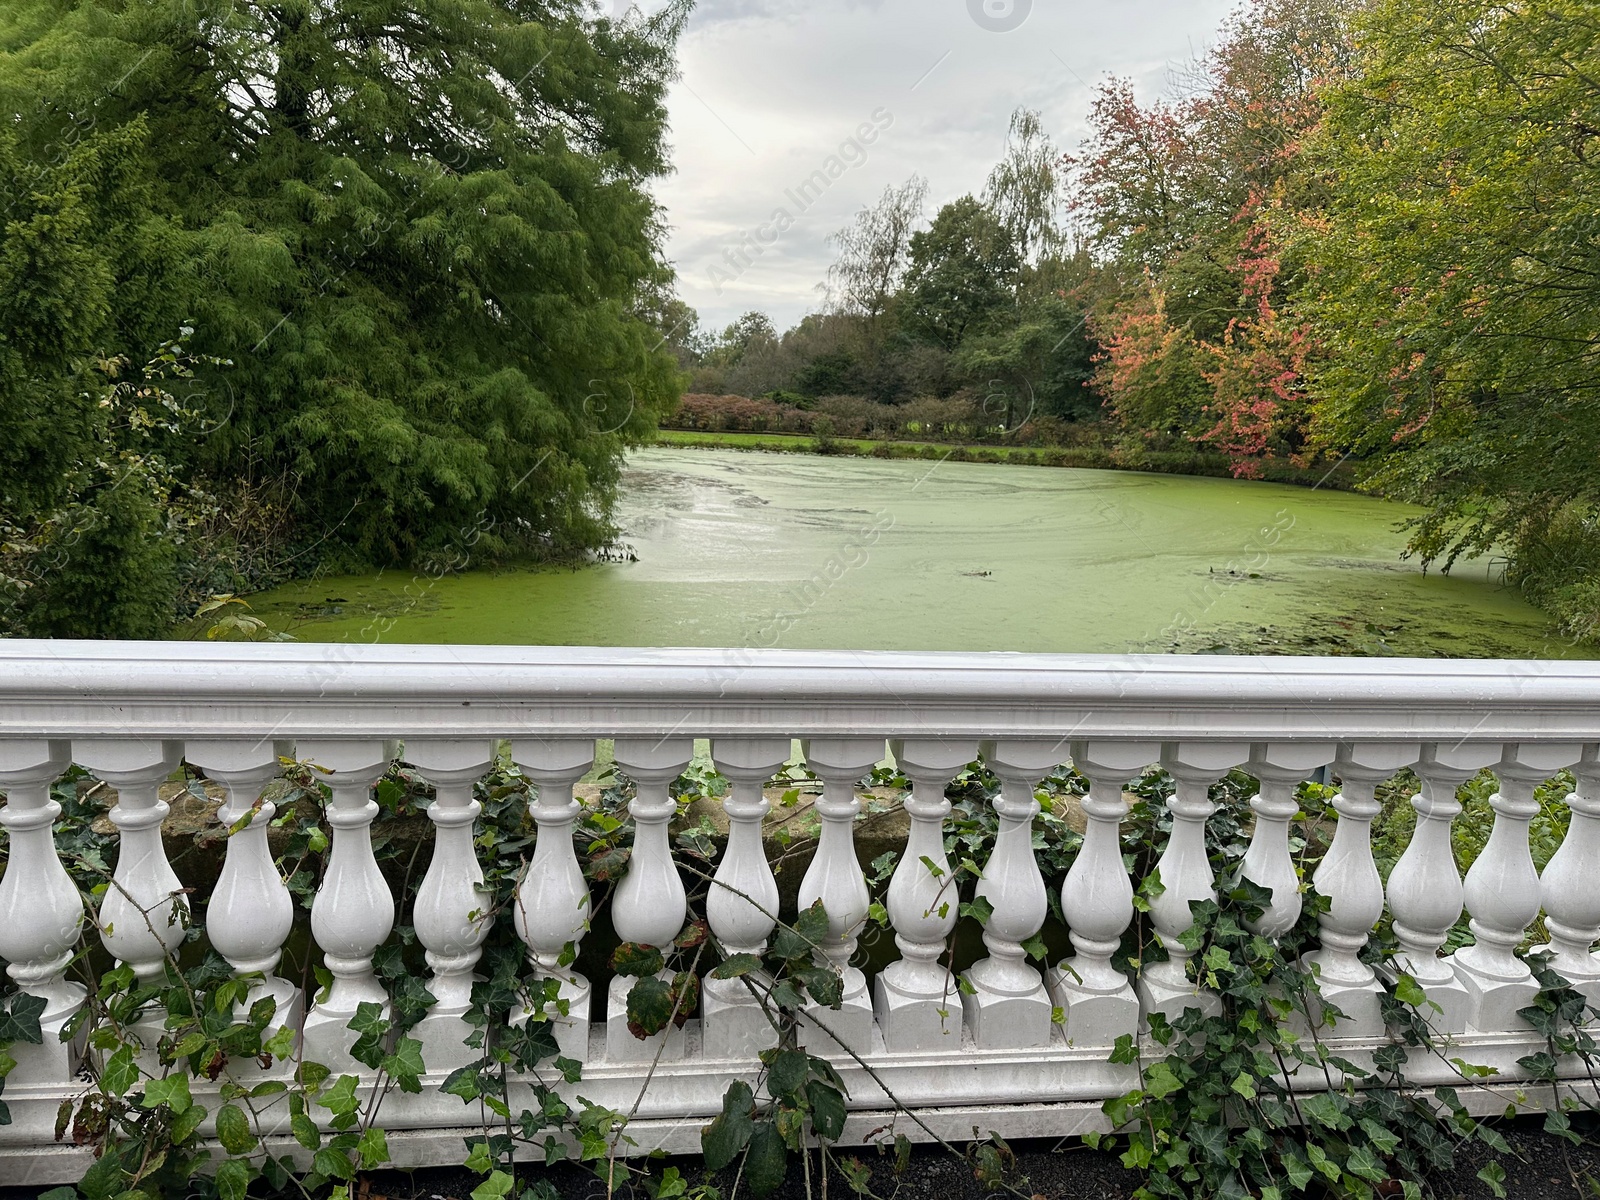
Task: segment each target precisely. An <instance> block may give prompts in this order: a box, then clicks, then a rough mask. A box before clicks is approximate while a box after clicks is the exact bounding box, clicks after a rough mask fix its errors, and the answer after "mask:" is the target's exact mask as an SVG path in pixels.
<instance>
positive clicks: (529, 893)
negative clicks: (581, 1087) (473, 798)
mask: <svg viewBox="0 0 1600 1200" xmlns="http://www.w3.org/2000/svg"><path fill="white" fill-rule="evenodd" d="M511 759H512V761H513V762H515V763H516V764H517V766H518V767H519V768H521V770H522V773H523V775H525V776H526V777H527V778H528V779H529V780H531V781H532V782H533V783H534V784H536V785H537V786H538V789H539V796H538V799H537V800H535V801H534V802H533V803H532V804H531V805H530V806H529V808H528V812H529V813H530V814H531V815H532V817H533V819H534V822H535V823H536V824H537V825H538V826H539V840H538V842H536V843H535V845H534V847H533V861H532V862H531V863H529V864H528V869H527V871H526V873H524V875H523V876H522V879H521V880H520V881H519V882H518V883H517V894H516V900H515V907H516V911H515V914H514V916H515V922H516V927H517V936H518V937H520V938H521V939H522V940H523V942H525V943H526V944H527V947H528V957H529V958H530V959H531V960H532V962H533V969H534V970H533V973H534V977H535V978H536V979H554V980H555V981H556V982H557V984H558V985H559V988H560V991H559V993H558V995H557V996H556V999H555V1000H554V1001H553V1002H551V1003H550V1004H549V1005H547V1006H546V1008H545V1013H544V1015H545V1017H546V1018H547V1019H548V1020H549V1021H550V1022H551V1023H552V1025H553V1027H554V1030H555V1035H556V1045H558V1046H559V1047H560V1048H561V1053H562V1054H564V1055H565V1056H566V1057H567V1058H571V1059H575V1060H577V1061H578V1062H582V1061H584V1060H585V1059H587V1058H588V1057H589V1014H590V1009H591V1007H592V999H591V996H592V992H591V989H590V986H589V981H588V980H587V979H585V978H584V977H583V976H582V975H580V974H578V973H577V972H576V971H574V970H573V969H572V964H571V962H570V961H569V962H567V963H566V964H565V965H563V962H562V960H563V959H564V958H566V956H567V947H569V946H570V947H572V955H573V957H576V956H577V948H578V943H579V942H581V941H583V935H584V934H586V933H588V932H589V885H588V883H587V882H586V881H585V880H584V878H583V871H582V869H581V868H579V866H578V852H577V848H576V847H575V846H573V844H572V831H573V826H574V825H575V824H576V823H577V820H578V814H579V811H580V809H579V805H578V802H577V801H576V800H574V799H573V798H572V785H573V784H575V783H577V782H578V780H580V779H582V778H583V777H584V775H586V774H587V773H588V771H589V768H590V767H592V766H593V765H594V742H593V741H589V740H584V741H578V740H552V741H543V740H540V739H537V738H522V739H518V740H517V741H514V742H512V743H511ZM563 1007H565V1009H566V1011H565V1012H562V1011H561V1009H562V1008H563ZM531 1015H532V1013H531V1010H530V1011H528V1012H525V1013H523V1014H521V1015H520V1017H518V1016H514V1017H513V1018H512V1019H513V1021H518V1020H522V1021H525V1020H527V1019H528V1018H529V1017H530V1016H531Z"/></svg>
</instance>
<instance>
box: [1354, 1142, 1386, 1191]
mask: <svg viewBox="0 0 1600 1200" xmlns="http://www.w3.org/2000/svg"><path fill="white" fill-rule="evenodd" d="M1344 1169H1345V1170H1346V1171H1349V1172H1350V1173H1351V1174H1352V1175H1359V1176H1360V1177H1361V1178H1362V1179H1366V1180H1369V1181H1371V1182H1372V1183H1382V1182H1383V1181H1384V1180H1385V1179H1387V1178H1389V1172H1387V1171H1385V1170H1384V1169H1383V1165H1382V1164H1381V1163H1380V1162H1379V1161H1378V1156H1377V1155H1376V1154H1374V1153H1373V1152H1372V1147H1371V1146H1356V1147H1355V1148H1353V1149H1352V1150H1351V1151H1350V1153H1349V1155H1348V1156H1347V1157H1346V1158H1345V1160H1344Z"/></svg>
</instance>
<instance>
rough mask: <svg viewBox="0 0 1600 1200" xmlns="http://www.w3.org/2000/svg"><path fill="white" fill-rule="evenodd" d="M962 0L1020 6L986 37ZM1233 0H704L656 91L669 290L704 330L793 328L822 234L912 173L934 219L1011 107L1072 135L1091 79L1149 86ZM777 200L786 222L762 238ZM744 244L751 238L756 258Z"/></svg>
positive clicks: (1067, 143) (970, 175) (989, 147)
mask: <svg viewBox="0 0 1600 1200" xmlns="http://www.w3.org/2000/svg"><path fill="white" fill-rule="evenodd" d="M969 2H970V3H971V4H973V5H974V6H979V7H981V6H982V5H984V4H987V5H988V8H987V10H986V11H987V12H989V13H996V12H998V13H1000V14H1002V16H1003V14H1004V12H1005V11H1006V10H1007V8H1008V5H1022V6H1023V7H1024V8H1028V9H1029V11H1028V12H1027V16H1026V18H1025V19H1024V20H1022V22H1021V24H1020V25H1019V26H1017V28H1015V29H1014V30H1012V31H1010V32H1004V33H996V32H990V31H988V30H986V29H984V28H983V27H982V26H981V25H980V24H979V22H978V21H977V20H976V19H974V17H973V16H972V15H971V13H970V12H969ZM1232 7H1233V3H1232V0H1120V2H1118V3H1116V4H1106V3H1100V4H1087V3H1065V2H1063V0H1032V4H1031V6H1030V5H1029V4H1028V0H701V3H700V4H699V5H698V7H697V8H696V10H695V12H694V15H693V16H692V17H691V18H690V21H689V26H688V29H687V30H686V32H685V34H684V37H683V41H682V43H681V45H680V57H681V62H682V69H683V78H682V81H681V82H680V83H678V84H677V85H675V86H674V87H673V89H672V92H671V95H670V97H669V109H670V114H671V122H672V130H671V134H670V138H671V142H672V147H673V150H672V158H673V162H674V163H675V164H676V167H677V171H676V174H674V175H672V176H671V177H669V178H667V179H665V180H663V181H662V182H661V183H660V184H659V185H658V187H657V189H656V193H657V196H658V197H659V199H660V200H661V202H662V204H663V205H664V206H665V207H666V210H667V212H666V216H667V220H668V222H669V224H670V225H671V230H672V232H671V235H670V238H669V240H668V254H669V256H670V257H671V258H672V260H673V261H674V262H675V263H676V265H677V268H678V274H679V285H678V286H679V292H680V294H681V295H682V296H683V298H684V299H685V300H687V301H688V302H689V303H690V304H692V305H693V306H694V307H695V308H696V309H698V310H699V312H700V315H701V322H702V325H704V326H705V327H708V328H719V327H720V326H722V325H724V324H726V323H727V322H728V321H730V320H732V319H733V318H734V317H736V316H738V315H739V314H740V313H742V312H744V311H746V310H748V309H752V308H759V309H764V310H765V311H766V312H768V313H769V314H771V316H772V318H773V320H774V321H775V322H776V324H777V325H778V327H779V328H780V329H781V328H785V327H787V326H788V325H791V324H793V323H794V322H795V321H796V320H798V319H799V318H800V316H801V315H802V314H803V313H805V312H806V311H808V310H809V309H812V308H815V307H816V305H817V303H818V300H819V295H818V292H817V290H816V288H817V285H818V284H819V283H820V282H821V281H822V279H823V277H824V275H825V274H826V272H827V267H828V263H829V262H830V261H831V254H830V252H829V247H828V245H827V238H828V235H829V234H831V233H833V232H834V231H835V230H837V229H839V228H840V227H842V226H843V225H844V224H846V223H847V222H848V221H849V220H850V218H851V216H852V215H853V214H854V213H855V211H856V210H857V209H859V208H860V207H862V206H863V205H865V204H869V203H871V202H872V201H873V200H875V199H876V198H877V196H878V195H879V194H880V193H881V192H882V191H883V189H884V187H885V186H886V185H888V184H897V183H900V182H901V181H903V180H904V179H906V178H907V177H908V176H909V175H911V174H912V173H913V172H916V173H920V174H922V175H924V176H926V177H927V178H928V180H929V181H930V183H931V191H930V196H929V213H930V215H931V213H932V211H933V210H934V209H935V208H936V207H937V206H938V205H940V204H942V203H944V202H945V201H948V200H951V199H954V198H955V197H957V196H959V195H961V194H962V193H964V192H975V191H977V190H978V189H980V188H981V187H982V186H983V181H984V179H985V177H986V176H987V174H988V172H989V169H990V167H991V166H992V165H993V164H994V162H995V160H996V159H997V158H998V157H999V154H1000V152H1001V150H1002V149H1003V147H1004V144H1005V134H1006V126H1007V122H1008V120H1009V118H1010V114H1011V111H1012V110H1013V109H1014V108H1016V107H1017V106H1018V105H1019V104H1025V105H1028V106H1029V107H1032V108H1037V109H1039V110H1041V111H1042V113H1043V114H1044V117H1045V122H1046V127H1047V128H1048V129H1049V130H1050V131H1051V133H1052V135H1053V136H1054V138H1055V140H1056V142H1057V144H1058V145H1061V146H1062V147H1063V148H1072V147H1075V146H1076V145H1077V144H1078V142H1079V140H1080V139H1081V138H1082V137H1083V135H1084V133H1085V131H1086V128H1087V126H1086V118H1087V115H1088V108H1089V102H1090V98H1091V87H1090V85H1091V84H1093V83H1095V82H1097V81H1099V80H1100V79H1103V78H1105V77H1106V76H1107V75H1122V76H1129V77H1131V78H1132V79H1133V80H1134V82H1135V84H1136V86H1137V87H1138V89H1139V91H1140V93H1141V95H1145V96H1152V97H1153V96H1154V95H1155V94H1157V93H1159V92H1160V91H1162V90H1164V87H1165V82H1166V79H1165V76H1166V72H1167V70H1168V68H1169V67H1170V66H1172V65H1174V64H1177V63H1180V62H1183V61H1185V60H1187V59H1189V58H1190V57H1192V56H1193V55H1194V54H1195V53H1196V52H1197V51H1199V50H1201V49H1202V48H1203V47H1204V46H1205V45H1207V44H1209V42H1210V40H1211V39H1212V38H1213V37H1214V35H1215V31H1216V29H1217V26H1218V24H1219V23H1220V22H1221V20H1222V19H1223V17H1225V16H1226V15H1227V13H1228V12H1229V11H1230V9H1231V8H1232ZM1012 11H1015V10H1012ZM1013 19H1014V18H1013ZM874 112H879V114H880V115H879V123H880V124H881V123H882V119H883V114H884V113H887V114H889V115H890V116H891V117H892V123H891V124H890V125H889V126H888V128H887V129H885V130H884V131H883V132H882V134H881V135H880V136H879V137H878V139H877V141H876V142H875V143H874V144H873V145H871V146H870V147H865V150H866V153H865V156H864V159H863V161H860V162H859V163H857V164H856V165H853V166H849V167H848V169H846V170H844V171H843V172H842V174H840V175H839V177H838V178H837V179H835V180H832V181H830V186H829V188H828V189H827V191H826V192H825V194H823V195H822V197H821V198H820V199H819V200H817V201H816V202H815V203H813V204H811V205H810V206H809V207H808V208H807V209H806V210H805V211H804V212H803V213H802V212H798V211H797V206H796V205H794V204H793V203H791V202H789V201H788V200H787V199H786V197H785V189H790V188H793V187H794V185H795V184H796V183H798V182H799V181H800V180H802V179H804V178H806V177H807V176H808V175H810V174H811V173H812V172H813V171H815V170H817V169H819V168H825V164H826V163H827V160H828V156H829V155H831V154H836V153H838V152H839V148H840V146H841V144H842V143H845V142H846V141H847V139H849V138H850V137H851V136H852V135H853V134H854V133H855V131H856V130H857V128H858V127H859V126H860V125H861V124H862V123H863V122H871V121H872V120H873V114H874ZM849 154H850V156H851V157H852V158H853V157H857V156H856V155H855V152H854V151H853V150H852V151H849ZM779 207H784V208H787V209H788V210H789V211H790V215H791V216H792V217H793V225H792V227H791V228H789V229H788V230H787V231H785V232H783V233H781V234H780V235H778V236H777V237H776V240H774V241H771V242H770V243H769V244H767V245H764V246H760V239H761V238H762V237H763V236H764V234H763V226H766V227H767V228H766V233H771V232H772V226H771V221H772V218H773V215H774V210H775V209H777V208H779ZM744 235H750V239H751V240H750V241H747V242H746V243H745V246H746V250H745V257H746V259H747V260H748V263H749V265H748V267H746V268H743V269H742V270H736V269H735V268H733V267H730V265H729V261H728V259H727V258H726V257H725V251H727V250H728V249H729V248H730V247H736V246H738V245H739V243H740V240H741V237H743V236H744ZM751 245H758V246H760V249H761V253H760V255H759V256H755V255H753V254H751V253H749V247H750V246H751ZM734 261H735V262H737V261H738V260H737V257H736V258H735V260H734ZM730 275H736V278H733V279H732V280H731V282H730V280H729V279H728V278H727V276H730ZM719 287H720V294H719V291H718V289H719Z"/></svg>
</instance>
